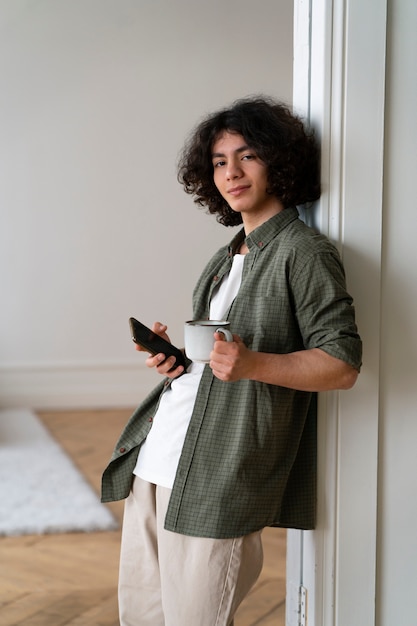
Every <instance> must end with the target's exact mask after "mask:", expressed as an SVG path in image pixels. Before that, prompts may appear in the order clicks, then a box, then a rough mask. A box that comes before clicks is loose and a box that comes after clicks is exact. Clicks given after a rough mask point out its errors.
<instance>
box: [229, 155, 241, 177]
mask: <svg viewBox="0 0 417 626" xmlns="http://www.w3.org/2000/svg"><path fill="white" fill-rule="evenodd" d="M241 174H242V169H241V167H240V165H239V161H237V160H236V159H230V160H229V161H228V162H227V167H226V177H227V180H233V179H234V178H239V177H240V176H241Z"/></svg>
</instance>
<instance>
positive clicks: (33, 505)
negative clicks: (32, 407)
mask: <svg viewBox="0 0 417 626" xmlns="http://www.w3.org/2000/svg"><path fill="white" fill-rule="evenodd" d="M117 527H118V524H117V522H116V520H115V518H114V517H113V514H112V513H111V511H110V510H109V509H108V508H107V507H106V506H105V505H104V504H102V503H101V502H100V500H99V497H98V496H97V494H96V493H95V492H94V490H93V488H92V487H91V486H90V485H89V484H88V483H87V482H86V480H85V479H84V477H83V476H82V474H81V473H80V472H79V470H78V469H77V468H76V467H75V465H74V464H73V462H72V461H71V459H70V458H69V457H68V456H67V454H66V453H65V452H64V450H63V449H62V448H61V447H60V446H59V444H58V443H57V442H56V441H55V440H54V439H53V438H52V437H51V435H50V434H49V432H48V431H47V429H46V428H45V427H44V425H43V424H42V423H41V422H40V421H39V419H38V418H37V417H36V415H35V414H34V413H32V412H31V411H28V410H15V409H11V410H0V536H5V535H28V534H45V533H64V532H89V531H98V530H114V529H116V528H117Z"/></svg>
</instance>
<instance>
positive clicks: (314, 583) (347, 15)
mask: <svg viewBox="0 0 417 626" xmlns="http://www.w3.org/2000/svg"><path fill="white" fill-rule="evenodd" d="M386 3H387V0H367V2H363V0H295V3H294V6H295V11H294V109H295V111H296V112H298V113H300V114H301V115H302V116H304V117H307V118H308V119H309V120H310V121H311V123H312V124H313V125H314V127H315V128H316V130H317V132H318V134H319V136H320V138H321V145H322V181H323V194H322V198H321V201H320V203H319V205H318V207H317V210H316V212H315V216H314V225H315V226H316V227H317V228H319V230H320V231H321V232H324V233H325V234H327V235H328V236H329V237H330V238H331V239H332V240H333V241H334V243H335V244H336V245H337V247H338V249H339V251H340V253H341V255H342V258H343V261H344V265H345V268H346V273H347V281H348V288H349V291H350V292H351V293H352V295H353V296H354V299H355V304H356V312H357V320H358V325H359V330H360V334H361V336H362V339H363V341H364V359H363V360H364V365H363V368H362V373H361V375H360V377H359V380H358V382H357V384H356V386H355V387H354V388H353V389H352V390H350V391H348V392H332V393H326V394H321V395H320V398H319V435H318V447H319V463H318V523H317V528H316V530H315V531H309V532H300V531H294V530H291V531H289V532H288V543H287V618H286V623H287V626H298V625H299V624H300V623H303V624H304V623H307V624H308V626H352V624H354V625H355V626H373V625H374V624H375V594H376V543H377V488H378V482H377V479H378V475H377V471H378V412H379V404H378V399H379V330H380V296H381V294H380V268H381V244H382V191H383V190H382V177H383V138H384V89H385V39H386V11H387V7H386ZM300 586H302V587H303V588H304V589H306V590H307V613H306V620H304V621H302V620H301V616H300V614H299V598H298V592H299V589H300Z"/></svg>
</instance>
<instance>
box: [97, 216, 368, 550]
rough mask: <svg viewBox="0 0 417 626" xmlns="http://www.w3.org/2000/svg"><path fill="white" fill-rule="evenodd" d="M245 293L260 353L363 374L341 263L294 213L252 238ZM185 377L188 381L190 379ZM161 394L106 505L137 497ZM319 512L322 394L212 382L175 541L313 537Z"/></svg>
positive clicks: (126, 435)
mask: <svg viewBox="0 0 417 626" xmlns="http://www.w3.org/2000/svg"><path fill="white" fill-rule="evenodd" d="M243 238H244V234H243V231H241V232H240V233H239V234H238V235H237V236H236V237H235V238H234V240H233V241H232V243H231V245H230V246H228V247H223V248H221V249H220V250H219V251H218V252H217V253H216V254H215V255H214V256H213V258H212V259H211V261H210V262H209V263H208V265H207V266H206V268H205V270H204V271H203V273H202V275H201V277H200V280H199V281H198V284H197V286H196V288H195V291H194V296H193V304H194V319H201V318H208V317H209V303H210V298H211V295H212V292H213V289H214V288H215V287H216V285H218V284H219V282H220V281H221V279H222V277H223V276H224V275H225V273H226V272H228V271H229V270H230V267H231V263H232V258H233V253H234V250H235V249H237V247H238V245H239V244H240V242H241V241H242V240H243ZM246 243H247V246H248V248H249V253H248V254H247V255H246V256H245V261H244V268H243V275H242V283H241V287H240V290H239V293H238V295H237V297H236V298H235V300H234V302H233V303H232V305H231V307H230V309H229V312H228V316H227V317H228V319H229V320H230V322H231V328H232V331H233V332H234V333H237V334H238V335H240V337H241V338H242V340H243V341H244V343H245V344H246V345H247V346H248V347H249V348H250V349H251V350H255V351H259V352H272V353H289V352H293V351H297V350H302V349H310V348H321V349H322V350H324V351H325V352H327V353H328V354H330V355H332V356H334V357H337V358H339V359H342V360H343V361H345V362H347V363H349V364H350V365H352V366H353V367H355V368H357V369H359V368H360V365H361V340H360V338H359V336H358V334H357V329H356V325H355V316H354V309H353V306H352V299H351V297H350V296H349V294H348V293H347V291H346V287H345V277H344V271H343V267H342V264H341V261H340V258H339V255H338V253H337V251H336V249H335V248H334V246H333V245H332V244H331V243H330V242H329V241H328V240H327V239H326V238H325V237H324V236H322V235H319V234H316V233H315V232H314V231H313V230H312V229H310V228H309V227H307V226H306V225H305V224H304V222H302V221H301V220H300V219H299V218H298V212H297V210H296V209H286V210H284V211H282V212H281V213H279V214H278V215H275V216H274V217H272V218H271V219H270V220H268V221H267V222H265V223H264V224H262V225H261V226H259V227H258V228H257V229H256V230H254V231H252V232H251V233H250V234H249V236H248V237H247V238H246ZM184 375H185V376H186V375H187V374H184ZM169 384H170V382H169V381H163V382H161V383H160V384H159V385H158V386H157V387H156V388H155V389H154V390H153V391H152V392H151V394H150V395H149V396H148V397H147V398H146V399H145V400H144V402H142V404H141V405H140V406H139V407H138V408H137V410H136V411H135V412H134V413H133V415H132V417H131V418H130V420H129V422H128V424H127V425H126V427H125V429H124V431H123V433H122V435H121V437H120V439H119V441H118V443H117V445H116V448H115V450H114V453H113V456H112V458H111V460H110V463H109V465H108V467H107V469H106V470H105V472H104V474H103V486H102V500H103V502H108V501H112V500H120V499H122V498H125V497H127V496H128V494H129V492H130V487H131V483H132V473H133V469H134V467H135V464H136V459H137V455H138V451H139V446H140V445H141V443H142V442H143V440H144V439H145V438H146V436H147V433H148V432H149V429H150V428H151V426H152V418H153V416H154V414H155V412H156V409H157V406H158V402H159V397H160V395H161V392H163V390H164V388H165V387H167V386H168V385H169ZM315 508H316V394H315V393H307V392H301V391H294V390H292V389H286V388H283V387H278V386H276V385H268V384H265V383H261V382H257V381H251V380H239V381H237V382H222V381H220V380H219V379H217V378H215V377H214V376H213V375H212V372H211V369H210V367H209V366H206V367H205V369H204V372H203V376H202V379H201V383H200V386H199V389H198V394H197V398H196V402H195V406H194V410H193V414H192V417H191V421H190V425H189V428H188V431H187V435H186V439H185V442H184V446H183V450H182V454H181V458H180V461H179V465H178V469H177V474H176V478H175V482H174V485H173V489H172V494H171V499H170V503H169V507H168V511H167V516H166V520H165V527H166V528H167V529H168V530H171V531H174V532H178V533H182V534H186V535H193V536H199V537H216V538H227V537H237V536H242V535H245V534H248V533H251V532H253V531H255V530H259V529H261V528H263V527H265V526H283V527H291V528H302V529H310V528H313V527H314V523H315Z"/></svg>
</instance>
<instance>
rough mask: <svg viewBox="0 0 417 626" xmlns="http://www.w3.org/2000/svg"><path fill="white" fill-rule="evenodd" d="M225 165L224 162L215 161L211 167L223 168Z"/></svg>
mask: <svg viewBox="0 0 417 626" xmlns="http://www.w3.org/2000/svg"><path fill="white" fill-rule="evenodd" d="M225 164H226V161H215V162H214V163H213V167H223V165H225Z"/></svg>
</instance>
